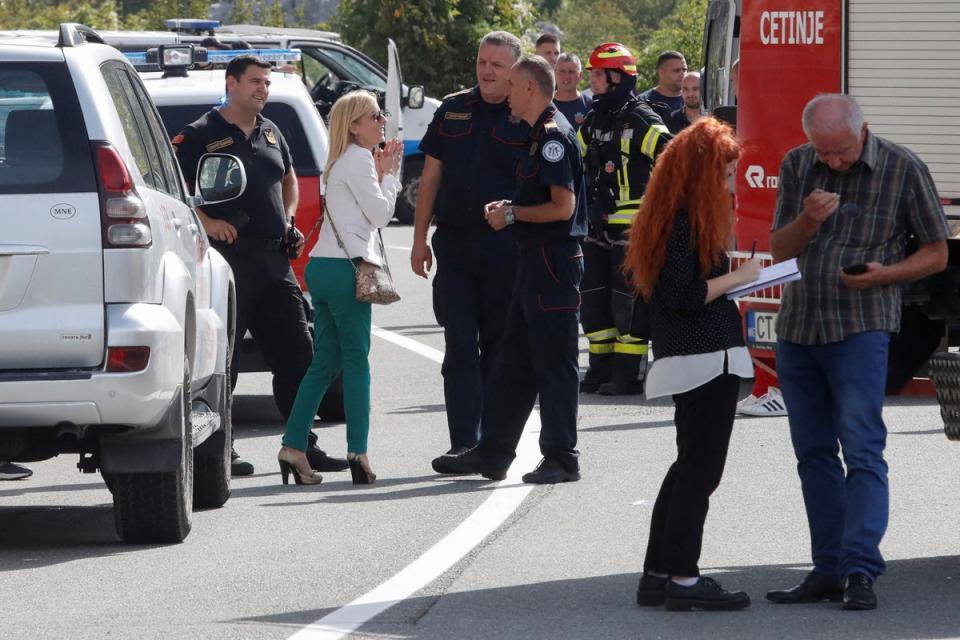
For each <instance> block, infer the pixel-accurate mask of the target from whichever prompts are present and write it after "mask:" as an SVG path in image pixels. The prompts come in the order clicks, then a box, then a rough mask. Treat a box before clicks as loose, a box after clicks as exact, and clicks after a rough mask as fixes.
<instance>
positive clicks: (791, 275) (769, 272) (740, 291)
mask: <svg viewBox="0 0 960 640" xmlns="http://www.w3.org/2000/svg"><path fill="white" fill-rule="evenodd" d="M799 279H800V269H799V267H797V259H796V258H791V259H789V260H786V261H784V262H778V263H777V264H774V265H770V266H769V267H767V268H765V269H763V270H762V271H760V277H759V278H757V279H756V280H754V281H753V282H748V283H746V284H742V285H740V286H739V287H737V288H736V289H731V290H730V291H728V292H727V298H729V299H731V300H733V299H734V298H739V297H741V296H745V295H747V294H748V293H753V292H754V291H759V290H760V289H766V288H767V287H773V286H775V285H778V284H784V283H786V282H793V281H794V280H799Z"/></svg>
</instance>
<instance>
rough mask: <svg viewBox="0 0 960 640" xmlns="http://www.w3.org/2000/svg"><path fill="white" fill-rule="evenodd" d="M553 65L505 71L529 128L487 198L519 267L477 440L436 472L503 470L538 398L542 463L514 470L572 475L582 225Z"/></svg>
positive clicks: (535, 477)
mask: <svg viewBox="0 0 960 640" xmlns="http://www.w3.org/2000/svg"><path fill="white" fill-rule="evenodd" d="M553 92H554V75H553V68H552V67H551V66H550V64H549V63H548V62H547V61H546V60H544V59H543V58H541V57H539V56H531V57H525V58H522V59H521V60H520V61H519V62H517V63H516V64H515V65H514V67H513V70H512V71H511V72H510V109H511V110H512V112H513V114H514V115H515V116H518V117H520V118H522V119H523V120H524V121H526V122H528V123H529V124H530V126H531V130H530V135H529V139H528V141H527V144H526V146H525V147H524V153H523V155H522V157H521V160H520V162H519V163H518V164H517V170H516V172H517V189H516V191H515V193H514V196H513V200H512V202H511V201H504V200H500V201H497V202H491V203H489V204H488V205H487V207H486V211H487V214H486V217H487V222H488V223H489V225H490V226H491V227H492V228H493V229H503V228H505V227H507V226H511V225H512V227H513V234H514V238H515V239H516V242H517V245H518V246H519V248H520V264H519V269H518V272H517V279H516V282H515V285H514V289H513V295H512V297H511V299H510V310H509V311H508V314H507V327H506V330H505V331H504V336H503V343H502V345H503V350H502V354H501V360H500V362H499V364H498V366H497V369H496V373H495V375H494V378H493V381H492V383H491V390H490V394H489V398H488V401H487V403H486V405H485V406H484V418H483V419H484V431H483V435H482V437H481V439H480V443H479V444H478V445H477V446H476V447H475V448H473V449H471V450H469V451H467V452H465V453H462V454H459V455H447V456H442V457H441V458H440V460H439V464H438V465H436V466H437V467H439V468H438V469H437V471H439V472H441V473H481V474H483V475H484V476H485V477H487V478H490V479H493V480H502V479H503V478H504V477H506V473H507V469H508V468H509V467H510V464H511V463H512V462H513V459H514V458H515V457H516V449H517V443H518V442H519V441H520V435H521V433H522V431H523V426H524V424H525V423H526V421H527V418H528V417H529V416H530V412H531V411H532V410H533V405H534V402H535V401H536V400H537V397H538V396H539V398H540V416H541V424H542V427H541V431H540V452H541V453H542V454H543V460H541V461H540V464H539V465H537V468H536V469H535V470H534V471H532V472H530V473H527V474H525V475H524V476H523V481H524V482H527V483H532V484H553V483H557V482H570V481H575V480H579V479H580V464H579V462H578V457H579V452H578V451H577V449H576V446H577V398H578V389H577V387H578V384H579V380H578V374H577V357H578V346H577V340H578V334H579V330H578V326H577V322H578V320H579V308H580V292H579V286H580V278H581V276H582V275H583V253H582V252H581V249H580V240H581V239H582V238H583V236H584V235H585V234H586V232H587V213H586V207H585V206H584V205H585V192H584V185H583V165H582V157H581V155H580V148H579V145H578V144H577V138H576V133H575V132H574V129H573V127H572V126H571V125H570V123H569V122H567V119H566V118H564V117H563V115H562V114H561V113H560V112H558V111H557V108H556V107H555V106H554V105H553V104H552V99H553Z"/></svg>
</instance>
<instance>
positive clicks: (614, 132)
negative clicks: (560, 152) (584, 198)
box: [578, 96, 672, 237]
mask: <svg viewBox="0 0 960 640" xmlns="http://www.w3.org/2000/svg"><path fill="white" fill-rule="evenodd" d="M578 136H579V138H580V145H581V150H582V151H583V156H584V170H585V172H584V179H585V181H586V184H587V195H588V207H589V208H588V211H589V219H590V234H591V236H595V237H596V236H599V235H601V234H603V233H604V232H605V231H607V230H610V231H615V232H619V231H625V230H626V229H628V228H629V226H630V223H631V222H632V221H633V216H634V214H636V212H637V209H638V208H639V206H640V200H641V198H642V197H643V192H644V190H646V188H647V182H648V181H649V179H650V171H651V170H652V169H653V162H654V160H655V159H656V158H657V156H658V155H660V152H661V151H663V149H664V147H666V145H667V143H668V142H669V141H670V140H671V139H672V136H671V135H670V132H669V131H668V129H667V127H666V125H665V124H664V123H663V121H662V120H661V119H660V116H658V115H657V114H656V112H654V111H653V109H652V108H650V105H648V104H646V103H645V102H643V101H641V100H639V99H638V98H637V97H636V96H631V97H630V98H629V99H627V100H626V101H624V103H623V104H622V105H621V106H619V107H617V108H613V109H609V110H606V111H598V110H597V109H593V110H591V111H590V112H589V113H587V117H586V119H585V120H584V122H583V125H582V126H581V127H580V131H579V132H578Z"/></svg>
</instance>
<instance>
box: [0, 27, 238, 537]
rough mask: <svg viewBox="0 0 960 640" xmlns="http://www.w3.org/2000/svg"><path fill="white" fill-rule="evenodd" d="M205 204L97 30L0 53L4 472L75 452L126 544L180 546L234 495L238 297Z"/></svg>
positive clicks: (121, 61)
mask: <svg viewBox="0 0 960 640" xmlns="http://www.w3.org/2000/svg"><path fill="white" fill-rule="evenodd" d="M217 163H220V164H219V165H217ZM237 166H238V165H236V163H231V159H230V158H228V157H225V156H220V157H219V158H210V159H209V160H207V161H205V162H204V163H203V164H202V165H201V172H204V175H205V176H208V178H209V179H213V180H215V179H217V178H219V179H220V181H221V185H220V186H221V187H222V186H223V184H222V183H223V182H224V180H236V179H237V176H238V175H239V174H241V173H242V171H236V170H233V169H236V167H237ZM207 181H209V180H208V179H203V180H200V182H201V183H204V182H207ZM240 182H241V184H238V185H235V186H234V187H233V188H232V191H233V193H232V194H223V193H221V196H220V197H219V198H217V199H223V200H225V199H229V198H230V197H231V196H232V197H235V196H236V195H237V193H239V192H241V191H242V189H243V188H244V181H243V180H240ZM210 199H211V200H212V199H213V198H210ZM208 201H209V200H208ZM208 201H204V200H203V199H201V198H195V197H192V196H189V195H188V194H187V191H186V189H185V186H184V181H183V177H182V176H181V174H180V170H179V167H178V165H177V161H176V158H175V156H174V154H173V151H172V148H171V147H170V144H169V140H168V138H167V135H166V132H165V131H164V127H163V125H162V123H161V120H160V117H159V115H158V113H157V111H156V109H155V108H154V106H153V104H152V102H151V101H150V98H149V97H148V94H147V92H146V90H145V89H144V86H143V83H142V82H141V80H140V78H139V77H138V75H137V73H136V72H135V70H134V69H133V67H132V66H131V65H130V64H129V63H128V62H127V60H126V58H124V56H123V55H122V54H121V53H119V52H118V51H117V50H116V49H114V48H112V47H108V46H105V45H103V44H102V43H101V41H100V39H99V37H98V36H97V35H96V33H95V32H93V31H92V30H90V29H89V28H87V27H83V26H81V25H62V26H61V27H60V38H59V42H57V43H56V44H54V43H51V42H49V41H43V40H40V39H30V38H28V37H23V38H5V39H2V40H0V212H2V213H0V460H13V461H25V462H29V461H36V460H44V459H48V458H51V457H54V456H57V455H59V454H61V453H79V454H80V462H79V464H78V467H79V468H80V469H81V470H82V471H84V472H90V473H93V472H95V471H96V470H98V469H99V470H100V471H101V472H102V474H103V477H104V480H105V481H106V483H107V486H108V487H109V488H110V490H111V491H112V493H113V502H114V512H115V521H116V528H117V531H118V533H119V534H120V537H121V538H122V539H123V540H125V541H128V542H178V541H181V540H183V539H184V538H185V537H186V535H187V534H188V533H189V531H190V526H191V513H192V509H193V505H194V503H195V504H197V505H198V506H201V507H219V506H221V505H223V504H224V503H225V502H226V501H227V499H228V498H229V496H230V437H231V420H230V407H231V402H232V399H231V395H230V384H229V379H230V372H229V363H230V348H231V343H232V338H233V336H232V333H233V318H234V306H235V305H234V284H233V275H232V273H231V271H230V267H229V266H228V265H227V263H226V262H225V261H224V260H223V258H222V257H221V256H220V255H219V254H218V253H217V252H216V251H214V250H211V249H210V246H209V244H208V241H207V238H206V235H205V234H204V233H203V229H202V227H201V226H200V222H199V220H198V219H197V217H196V214H195V213H194V211H193V208H192V207H194V206H197V205H199V204H202V203H204V202H208Z"/></svg>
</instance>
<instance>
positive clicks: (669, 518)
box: [624, 118, 760, 610]
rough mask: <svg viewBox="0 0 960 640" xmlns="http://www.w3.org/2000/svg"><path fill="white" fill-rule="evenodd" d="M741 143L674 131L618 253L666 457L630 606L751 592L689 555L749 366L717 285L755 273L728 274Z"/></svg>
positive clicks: (706, 126)
mask: <svg viewBox="0 0 960 640" xmlns="http://www.w3.org/2000/svg"><path fill="white" fill-rule="evenodd" d="M739 156H740V145H739V144H738V143H737V141H736V139H735V138H734V137H733V133H732V131H731V130H730V128H729V127H727V126H726V125H724V124H721V123H720V122H718V121H717V120H715V119H713V118H705V119H702V120H700V121H698V122H696V123H695V124H693V125H691V126H690V127H688V128H686V129H684V130H683V131H682V132H681V133H680V134H679V135H677V137H676V138H674V140H673V141H672V142H671V143H670V145H669V146H668V147H667V149H666V150H665V151H664V152H663V154H662V155H661V156H660V157H659V158H658V159H657V163H656V166H655V167H654V170H653V175H652V176H651V178H650V184H649V185H648V186H647V191H646V194H645V195H644V197H643V204H641V206H640V211H639V213H638V215H637V216H635V218H634V223H633V228H632V229H631V231H630V246H629V249H628V252H627V256H626V259H625V260H624V269H625V270H626V271H627V273H628V275H629V277H630V279H631V281H632V282H633V284H634V286H635V287H636V289H637V290H638V291H639V292H640V293H641V294H642V295H643V296H644V297H645V298H646V299H647V300H648V301H649V304H650V324H651V338H652V342H653V345H654V353H655V356H656V357H655V360H654V363H653V367H652V368H651V369H650V372H649V373H648V374H647V380H646V389H645V391H646V395H647V398H654V397H660V396H665V395H672V396H673V402H674V405H675V406H676V411H675V413H674V423H675V424H676V427H677V460H676V462H674V463H673V465H672V466H671V467H670V470H669V471H668V472H667V475H666V477H665V478H664V479H663V485H662V486H661V487H660V494H659V495H658V496H657V502H656V504H655V505H654V508H653V518H652V521H651V523H650V540H649V542H648V544H647V555H646V559H645V560H644V567H643V575H642V576H641V578H640V586H639V589H638V591H637V604H640V605H642V606H645V605H660V604H664V603H665V604H666V607H667V609H668V610H687V609H692V608H693V609H707V610H731V609H742V608H743V607H746V606H748V605H749V604H750V598H749V596H747V594H746V593H744V592H742V591H738V592H730V591H727V590H726V589H724V588H723V587H721V586H720V585H719V583H717V582H716V581H715V580H712V579H710V578H704V577H701V576H700V570H699V568H698V567H697V563H698V561H699V559H700V548H701V544H702V541H703V524H704V521H705V520H706V517H707V509H708V506H709V501H710V494H711V493H713V491H714V490H715V489H716V488H717V485H719V484H720V477H721V476H722V475H723V466H724V463H725V461H726V457H727V445H728V444H729V442H730V433H731V431H732V429H733V418H734V413H735V411H736V407H737V395H738V391H739V380H740V378H749V377H752V376H753V367H752V364H751V362H750V355H749V353H748V352H747V349H746V347H745V346H744V342H743V332H742V329H741V324H740V314H739V312H738V311H737V306H736V304H735V303H734V302H733V301H732V300H728V299H727V298H726V296H725V295H724V294H725V293H726V292H727V291H729V290H730V289H733V288H734V287H736V286H738V285H740V284H745V283H747V282H751V281H753V280H755V279H756V278H757V276H758V275H759V273H760V264H759V261H758V260H751V261H750V262H747V263H745V264H744V265H742V266H741V267H740V268H739V269H737V270H736V271H733V272H731V271H730V270H729V269H730V260H729V258H728V256H727V253H726V245H727V241H728V239H729V238H730V232H731V230H732V228H733V219H734V218H733V208H732V205H731V198H730V193H729V191H728V186H727V185H728V177H729V176H730V175H731V174H732V173H733V171H734V167H735V165H736V162H737V158H739Z"/></svg>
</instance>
